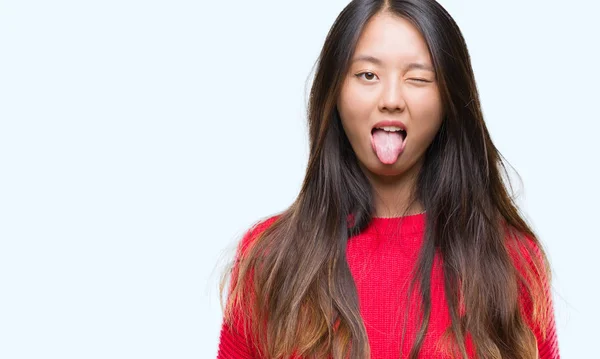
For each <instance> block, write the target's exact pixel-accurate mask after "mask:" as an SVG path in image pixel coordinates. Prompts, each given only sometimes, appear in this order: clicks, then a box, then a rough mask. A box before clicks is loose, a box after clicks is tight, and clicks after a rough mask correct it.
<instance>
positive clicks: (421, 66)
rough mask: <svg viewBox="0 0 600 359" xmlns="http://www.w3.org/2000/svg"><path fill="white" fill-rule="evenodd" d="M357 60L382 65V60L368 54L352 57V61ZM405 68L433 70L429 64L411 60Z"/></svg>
mask: <svg viewBox="0 0 600 359" xmlns="http://www.w3.org/2000/svg"><path fill="white" fill-rule="evenodd" d="M358 61H367V62H372V63H374V64H376V65H382V64H383V61H381V60H380V59H378V58H377V57H374V56H369V55H359V56H357V57H355V58H354V59H352V63H354V62H358ZM406 69H407V70H412V69H421V70H427V71H431V72H435V70H434V69H433V67H431V66H429V65H425V64H423V63H420V62H411V63H409V64H407V65H406Z"/></svg>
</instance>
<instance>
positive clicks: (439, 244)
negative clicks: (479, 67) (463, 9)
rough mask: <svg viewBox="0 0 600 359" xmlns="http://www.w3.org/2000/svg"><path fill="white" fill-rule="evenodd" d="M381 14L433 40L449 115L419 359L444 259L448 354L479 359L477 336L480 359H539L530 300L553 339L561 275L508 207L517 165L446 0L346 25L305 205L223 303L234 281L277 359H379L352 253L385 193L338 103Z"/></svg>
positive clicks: (417, 279)
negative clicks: (510, 167) (500, 144)
mask: <svg viewBox="0 0 600 359" xmlns="http://www.w3.org/2000/svg"><path fill="white" fill-rule="evenodd" d="M381 11H387V12H389V13H391V14H394V15H397V16H400V17H402V18H404V19H407V20H409V21H410V22H411V23H412V24H413V25H414V26H415V27H416V28H417V29H418V30H419V31H420V32H421V34H422V35H423V37H424V39H425V41H426V42H427V44H428V47H429V51H430V55H431V58H432V61H433V64H434V67H435V70H436V74H437V79H438V83H439V89H440V94H441V98H442V101H443V106H444V110H445V111H444V113H445V118H444V119H443V122H442V125H441V128H440V130H439V132H438V133H437V135H436V137H435V139H434V141H433V142H432V144H431V145H430V147H429V148H428V150H427V152H426V154H425V162H424V164H423V167H422V170H421V172H420V174H419V177H418V182H417V186H416V188H415V191H414V194H413V197H412V198H413V200H414V199H417V198H418V199H419V200H420V201H421V203H423V206H424V207H425V208H426V210H427V216H426V219H427V220H426V230H425V234H424V236H425V237H424V242H423V247H422V249H421V252H420V254H419V260H418V263H417V265H416V267H415V271H414V273H413V274H414V275H413V281H412V283H411V288H412V287H413V286H415V285H416V287H417V288H418V289H419V293H420V297H421V299H422V301H421V303H419V304H420V306H421V308H422V314H423V315H422V322H421V327H420V330H419V332H418V334H417V338H416V341H415V343H414V345H413V347H412V350H411V352H410V353H409V357H410V358H417V355H418V352H419V350H420V347H421V345H422V343H423V340H424V337H425V333H426V331H427V324H428V321H429V316H430V312H431V298H430V292H429V288H430V278H431V271H432V265H433V260H434V255H435V253H436V252H438V253H440V254H441V257H442V259H443V272H444V285H445V287H444V290H445V293H446V298H447V302H448V308H449V310H450V317H451V320H452V325H451V328H449V331H448V332H447V334H448V338H449V339H450V340H449V342H448V343H449V344H450V345H449V346H446V347H445V349H444V350H445V351H446V352H447V353H448V354H450V355H452V356H454V357H462V358H466V357H467V354H466V348H465V344H464V343H465V336H466V334H467V333H469V334H470V335H471V336H472V340H473V343H474V345H475V348H476V350H477V355H478V357H480V358H503V359H510V358H533V357H536V350H537V346H536V338H535V336H534V334H533V332H532V329H531V327H530V326H529V325H527V322H526V319H525V317H524V315H523V311H522V307H521V306H520V304H519V303H520V301H519V298H520V297H523V298H526V300H527V301H528V302H529V303H531V308H530V309H531V311H532V312H531V313H532V320H533V323H534V324H535V325H538V326H539V327H540V328H541V330H542V333H543V332H544V328H545V327H546V325H547V323H548V320H549V316H548V314H547V313H549V306H550V304H549V301H548V300H547V296H548V295H549V294H548V286H549V283H550V266H549V263H548V260H547V257H546V255H545V253H544V251H543V249H542V246H541V243H540V242H539V241H538V239H537V237H536V236H535V234H534V233H533V231H532V229H531V228H530V226H529V225H528V224H527V223H526V221H525V220H524V219H523V216H522V215H520V213H519V210H518V208H517V206H516V205H515V203H514V199H513V197H512V196H511V195H510V194H509V191H508V189H507V187H510V181H509V178H508V176H505V177H502V174H503V173H504V174H506V167H505V165H504V163H503V162H504V159H503V157H502V156H501V154H500V153H499V151H498V150H497V149H496V147H495V146H494V144H493V143H492V140H491V138H490V135H489V133H488V130H487V128H486V125H485V122H484V119H483V114H482V111H481V108H480V101H479V95H478V91H477V87H476V83H475V78H474V74H473V69H472V68H471V62H470V57H469V54H468V51H467V46H466V44H465V41H464V38H463V36H462V34H461V32H460V30H459V28H458V26H457V25H456V23H455V22H454V20H453V19H452V18H451V16H450V15H449V14H448V13H447V12H446V11H445V10H444V8H443V7H442V6H441V5H439V4H438V3H437V2H435V1H433V0H389V1H382V0H355V1H352V2H351V3H350V4H349V5H348V6H346V8H344V9H343V11H342V12H341V13H340V15H339V16H338V18H337V19H336V20H335V23H334V24H333V26H332V28H331V30H330V31H329V34H328V36H327V38H326V40H325V44H324V46H323V48H322V51H321V54H320V56H319V59H318V63H317V69H316V72H315V77H314V80H313V84H312V88H311V92H310V100H309V107H308V125H309V137H310V138H309V141H310V156H309V160H308V165H307V169H306V175H305V178H304V181H303V184H302V188H301V191H300V193H299V195H298V197H297V199H296V200H295V201H294V203H293V204H292V205H291V206H290V207H289V208H288V209H287V210H285V211H283V212H282V213H281V214H280V215H278V216H277V218H276V220H275V221H273V223H271V225H269V226H268V228H265V229H264V231H260V233H259V235H257V236H256V238H254V239H253V241H252V243H251V245H249V246H248V248H247V250H244V251H243V255H241V252H238V255H237V256H236V261H235V262H234V263H232V265H231V266H230V267H229V268H228V269H229V270H228V271H227V272H225V273H224V275H223V277H222V281H221V286H220V291H221V297H222V294H223V291H224V288H225V280H226V279H227V278H229V275H230V274H232V275H231V278H232V280H231V283H230V287H229V289H230V290H229V291H228V293H229V294H228V300H227V304H226V305H225V320H226V321H227V323H232V320H233V319H232V317H233V315H232V313H234V312H236V311H237V313H243V314H244V315H245V316H246V319H247V323H249V330H250V333H251V335H252V337H253V338H254V342H255V344H256V345H257V347H258V349H259V350H260V352H261V353H263V355H264V356H265V357H266V358H289V357H290V356H292V355H293V354H296V355H301V356H303V357H307V358H308V357H310V358H324V357H327V356H332V357H333V358H336V359H338V358H340V359H341V358H347V357H350V358H352V359H358V358H369V357H370V349H369V342H368V338H367V335H366V331H365V327H364V324H363V321H362V318H361V315H360V312H359V302H358V296H357V291H356V287H355V283H354V280H353V277H352V275H351V272H350V270H349V267H348V264H347V261H346V244H347V241H348V239H349V238H350V237H351V236H353V235H356V234H358V233H359V232H361V230H362V229H364V228H365V227H366V226H367V224H368V223H369V222H370V220H371V218H372V213H373V209H374V208H373V201H372V187H371V185H370V183H369V181H368V180H367V178H366V176H365V175H364V173H363V172H362V171H361V169H360V167H359V165H358V162H357V161H358V160H357V158H356V156H355V154H354V152H353V150H352V148H351V146H350V143H349V142H348V139H347V137H346V135H345V133H344V131H343V128H342V126H341V122H340V117H339V113H338V111H337V109H336V99H337V97H338V96H339V92H340V87H341V84H342V83H343V80H344V77H345V74H346V73H347V69H348V66H349V61H350V59H351V57H352V55H353V51H354V48H355V46H356V43H357V41H358V38H359V36H360V34H361V31H362V30H363V28H364V27H365V24H366V23H367V21H368V20H369V19H370V18H372V17H373V16H374V15H375V14H377V13H379V12H381ZM349 215H351V216H352V218H353V221H352V223H351V225H348V221H347V220H348V216H349ZM511 253H516V254H517V255H511ZM409 292H410V290H409ZM461 308H464V311H463V310H460V309H461ZM399 355H400V353H399Z"/></svg>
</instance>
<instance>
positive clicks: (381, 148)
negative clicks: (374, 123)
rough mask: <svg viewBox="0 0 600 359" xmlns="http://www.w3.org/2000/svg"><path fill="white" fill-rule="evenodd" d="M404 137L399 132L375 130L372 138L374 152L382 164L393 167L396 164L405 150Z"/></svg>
mask: <svg viewBox="0 0 600 359" xmlns="http://www.w3.org/2000/svg"><path fill="white" fill-rule="evenodd" d="M403 143H404V136H403V135H401V134H400V133H399V132H387V131H384V130H379V129H375V130H374V131H373V135H372V138H371V145H372V147H373V150H374V151H375V152H376V153H377V157H378V158H379V160H380V161H381V162H382V163H385V164H387V165H391V164H392V163H394V162H396V160H397V159H398V156H399V155H400V152H401V151H402V149H403Z"/></svg>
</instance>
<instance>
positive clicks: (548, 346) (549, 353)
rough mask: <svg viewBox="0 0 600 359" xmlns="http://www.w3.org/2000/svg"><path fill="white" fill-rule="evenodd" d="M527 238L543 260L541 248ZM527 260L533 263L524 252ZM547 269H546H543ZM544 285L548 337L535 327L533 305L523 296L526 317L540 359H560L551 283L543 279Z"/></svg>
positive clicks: (535, 252) (527, 297) (524, 252)
mask: <svg viewBox="0 0 600 359" xmlns="http://www.w3.org/2000/svg"><path fill="white" fill-rule="evenodd" d="M526 238H527V243H528V244H529V246H530V248H532V249H533V252H534V254H535V255H536V256H537V257H538V259H541V253H540V248H539V246H538V245H536V244H535V243H534V242H533V241H532V240H531V238H529V237H526ZM522 253H523V255H524V256H525V258H526V259H527V260H528V261H529V262H530V263H531V257H530V256H529V254H528V253H527V252H526V250H524V249H523V250H522ZM543 269H545V268H543ZM542 283H543V284H544V297H543V300H545V301H546V303H547V305H548V313H547V315H548V326H547V327H546V337H545V338H543V335H542V330H541V328H540V327H539V326H538V325H535V324H534V323H533V320H532V303H531V301H530V298H529V296H525V295H524V296H522V300H523V304H524V310H525V315H526V319H527V322H528V324H529V325H530V327H531V329H532V331H533V333H534V335H535V337H536V340H537V345H538V353H539V358H540V359H560V353H559V347H558V337H557V332H556V320H555V313H554V303H553V299H552V292H551V290H550V282H549V281H548V279H547V278H545V277H544V278H543V281H542Z"/></svg>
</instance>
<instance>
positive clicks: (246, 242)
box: [237, 213, 281, 256]
mask: <svg viewBox="0 0 600 359" xmlns="http://www.w3.org/2000/svg"><path fill="white" fill-rule="evenodd" d="M280 217H281V214H280V213H279V214H275V215H269V216H266V217H262V218H259V219H257V220H255V221H254V222H253V223H252V224H251V225H250V226H249V228H246V230H245V232H244V235H243V237H242V239H241V240H240V242H239V244H238V254H237V255H238V256H240V255H243V254H244V253H246V252H247V250H248V249H249V248H250V246H251V245H252V244H253V243H254V241H255V240H256V239H257V238H258V237H259V236H260V235H261V234H262V233H263V232H264V231H265V230H266V229H267V228H269V227H270V226H271V225H272V224H273V223H275V221H276V220H277V219H279V218H280Z"/></svg>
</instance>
